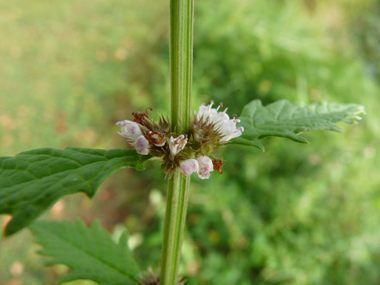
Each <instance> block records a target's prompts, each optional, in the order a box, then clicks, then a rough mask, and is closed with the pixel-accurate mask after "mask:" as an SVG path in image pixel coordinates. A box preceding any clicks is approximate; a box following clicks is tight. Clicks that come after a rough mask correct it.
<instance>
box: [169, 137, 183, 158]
mask: <svg viewBox="0 0 380 285" xmlns="http://www.w3.org/2000/svg"><path fill="white" fill-rule="evenodd" d="M186 143H187V135H180V136H178V137H177V138H175V139H174V138H173V137H170V139H169V148H170V154H171V155H173V156H176V155H177V154H178V153H179V152H180V151H181V150H183V149H184V148H185V145H186Z"/></svg>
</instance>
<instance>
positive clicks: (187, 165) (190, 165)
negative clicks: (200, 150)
mask: <svg viewBox="0 0 380 285" xmlns="http://www.w3.org/2000/svg"><path fill="white" fill-rule="evenodd" d="M198 170H199V164H198V161H197V160H196V159H193V158H191V159H187V160H183V161H181V162H180V163H179V171H181V172H182V173H183V175H185V176H189V175H191V173H193V172H196V171H198Z"/></svg>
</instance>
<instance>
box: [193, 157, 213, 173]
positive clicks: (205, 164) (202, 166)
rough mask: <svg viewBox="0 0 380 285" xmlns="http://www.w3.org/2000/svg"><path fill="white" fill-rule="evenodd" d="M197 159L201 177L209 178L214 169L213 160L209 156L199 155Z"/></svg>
mask: <svg viewBox="0 0 380 285" xmlns="http://www.w3.org/2000/svg"><path fill="white" fill-rule="evenodd" d="M197 161H198V164H199V170H198V176H199V178H200V179H209V178H210V172H211V171H214V165H213V163H212V160H211V159H210V158H209V157H207V156H199V157H197Z"/></svg>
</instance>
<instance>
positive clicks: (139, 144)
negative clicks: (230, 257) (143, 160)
mask: <svg viewBox="0 0 380 285" xmlns="http://www.w3.org/2000/svg"><path fill="white" fill-rule="evenodd" d="M135 146H136V152H137V153H139V154H143V155H147V154H149V149H150V145H149V141H148V140H147V139H146V138H145V137H144V136H143V135H141V136H139V137H138V138H137V139H136V141H135Z"/></svg>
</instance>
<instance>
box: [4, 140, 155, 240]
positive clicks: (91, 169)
mask: <svg viewBox="0 0 380 285" xmlns="http://www.w3.org/2000/svg"><path fill="white" fill-rule="evenodd" d="M149 158H150V156H143V155H139V154H137V153H136V151H134V150H126V149H113V150H99V149H85V148H74V147H68V148H66V149H65V150H57V149H52V148H42V149H35V150H31V151H26V152H22V153H20V154H18V155H16V156H15V157H0V214H11V215H12V216H13V218H12V220H11V221H10V222H9V223H8V225H7V227H6V229H5V235H11V234H13V233H16V232H17V231H19V230H21V229H22V228H23V227H25V226H27V225H28V224H29V223H30V222H32V221H33V220H34V219H36V218H37V217H38V216H39V215H41V214H42V213H43V212H44V211H45V210H47V209H49V208H50V207H51V206H52V205H53V204H54V203H55V202H57V201H58V200H59V199H60V198H62V197H63V196H65V195H69V194H74V193H78V192H83V193H85V194H87V195H88V196H89V197H90V198H91V197H93V196H94V195H95V193H96V191H97V189H98V187H99V186H100V184H101V183H102V182H103V181H104V180H105V179H106V178H107V177H109V176H110V175H111V174H113V173H114V172H115V171H117V170H118V169H120V168H124V167H133V168H136V169H137V170H143V169H144V164H143V163H144V161H146V160H147V159H149Z"/></svg>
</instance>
